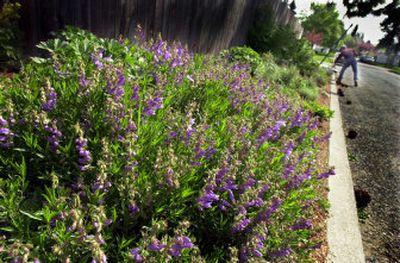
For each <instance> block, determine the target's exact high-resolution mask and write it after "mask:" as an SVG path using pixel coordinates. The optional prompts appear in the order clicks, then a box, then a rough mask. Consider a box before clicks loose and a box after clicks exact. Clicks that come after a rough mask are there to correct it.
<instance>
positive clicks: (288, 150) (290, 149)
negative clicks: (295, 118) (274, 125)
mask: <svg viewBox="0 0 400 263" xmlns="http://www.w3.org/2000/svg"><path fill="white" fill-rule="evenodd" d="M294 146H295V145H294V143H293V142H292V141H290V142H289V143H288V144H286V145H285V147H283V149H282V151H283V152H284V153H285V157H284V158H283V159H284V160H285V161H286V162H287V161H288V160H289V158H290V156H291V155H292V152H293V149H294Z"/></svg>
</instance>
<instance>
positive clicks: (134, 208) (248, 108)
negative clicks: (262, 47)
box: [0, 29, 333, 262]
mask: <svg viewBox="0 0 400 263" xmlns="http://www.w3.org/2000/svg"><path fill="white" fill-rule="evenodd" d="M40 47H41V48H43V49H45V50H47V51H48V52H49V57H48V58H46V59H44V58H33V59H32V62H31V63H30V64H28V65H26V66H25V68H24V69H23V70H22V71H21V73H20V74H18V75H15V76H14V77H13V78H12V79H9V80H4V81H3V83H2V84H1V86H3V87H0V90H1V93H0V105H1V109H2V111H1V118H0V147H1V155H0V174H1V180H0V196H1V198H0V226H1V227H0V232H1V235H2V238H1V239H0V246H1V247H2V250H1V251H2V252H0V256H1V259H2V260H3V261H9V260H14V261H15V262H24V261H27V260H30V261H33V260H37V261H39V260H40V261H42V262H59V261H62V262H89V261H91V262H125V261H132V262H168V261H176V262H216V261H220V262H226V261H233V262H237V261H239V262H247V261H251V260H260V259H261V258H263V259H265V260H269V261H277V262H282V261H288V262H300V261H306V260H307V259H308V258H309V254H310V252H311V251H312V250H313V249H315V248H316V247H318V245H319V244H318V241H315V240H314V239H311V237H312V236H314V235H315V232H316V231H317V229H315V228H314V227H313V226H312V224H311V219H310V218H312V214H313V204H315V203H316V204H317V205H318V203H319V202H320V201H321V197H319V196H318V193H317V192H316V190H315V189H316V188H317V185H318V184H319V183H320V180H321V179H324V178H326V177H328V176H329V175H330V174H332V173H333V172H332V171H323V172H321V171H317V170H316V169H315V156H316V154H317V152H318V145H319V143H320V142H321V141H324V140H326V139H327V138H326V137H322V138H321V136H320V135H319V132H318V129H317V126H318V119H317V118H316V117H314V116H313V114H312V113H311V112H309V111H307V110H305V109H304V108H301V107H297V106H295V105H292V104H290V102H289V101H288V100H287V99H286V98H285V97H284V96H282V95H281V94H280V92H279V90H275V89H272V88H270V87H268V85H266V83H264V82H263V81H262V80H260V79H257V78H255V77H252V76H251V75H252V74H251V70H250V68H249V66H246V65H234V64H231V63H229V61H227V60H226V59H224V58H221V57H213V56H202V55H193V54H190V53H189V52H188V51H187V50H186V49H185V48H183V47H181V46H180V45H177V44H172V45H167V44H166V43H165V42H163V41H162V40H157V41H150V42H145V41H141V40H140V39H138V41H137V43H136V44H130V43H128V42H127V41H122V40H121V41H115V40H105V39H99V38H96V37H95V36H93V35H92V34H89V33H86V32H84V31H79V30H75V29H69V30H67V31H66V32H64V33H62V35H61V36H60V38H58V39H55V40H50V41H48V42H47V43H42V44H41V45H40ZM311 240H313V241H311Z"/></svg>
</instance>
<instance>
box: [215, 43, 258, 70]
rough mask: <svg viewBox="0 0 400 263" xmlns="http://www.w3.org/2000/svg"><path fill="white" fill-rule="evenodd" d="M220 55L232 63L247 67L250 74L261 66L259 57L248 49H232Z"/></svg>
mask: <svg viewBox="0 0 400 263" xmlns="http://www.w3.org/2000/svg"><path fill="white" fill-rule="evenodd" d="M222 55H223V56H226V57H227V58H228V60H229V61H230V62H232V63H238V64H245V65H249V66H250V67H251V70H252V72H255V71H256V70H257V69H258V68H259V67H262V66H263V65H262V60H261V57H260V55H259V54H258V53H257V52H256V51H254V50H253V49H251V48H249V47H233V48H231V49H229V50H227V51H223V52H222Z"/></svg>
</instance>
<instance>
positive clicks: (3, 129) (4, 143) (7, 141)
mask: <svg viewBox="0 0 400 263" xmlns="http://www.w3.org/2000/svg"><path fill="white" fill-rule="evenodd" d="M13 137H14V133H13V132H12V131H11V130H10V129H9V128H8V121H7V120H5V119H3V117H1V116H0V148H5V149H8V148H11V147H12V146H13V141H12V139H13Z"/></svg>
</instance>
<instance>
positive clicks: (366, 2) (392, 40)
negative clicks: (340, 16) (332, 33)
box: [343, 0, 400, 52]
mask: <svg viewBox="0 0 400 263" xmlns="http://www.w3.org/2000/svg"><path fill="white" fill-rule="evenodd" d="M385 2H386V1H385V0H343V4H344V6H345V7H346V8H347V12H346V15H347V16H348V17H355V16H359V17H365V16H367V15H369V14H372V15H375V16H380V15H385V16H386V18H385V19H384V20H383V21H382V23H381V28H382V31H383V32H384V33H385V36H384V37H383V38H382V39H380V40H379V45H378V46H379V47H386V48H389V49H392V50H393V51H395V52H398V51H400V0H392V1H391V2H390V3H388V4H385ZM383 4H385V5H384V6H382V5H383Z"/></svg>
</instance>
